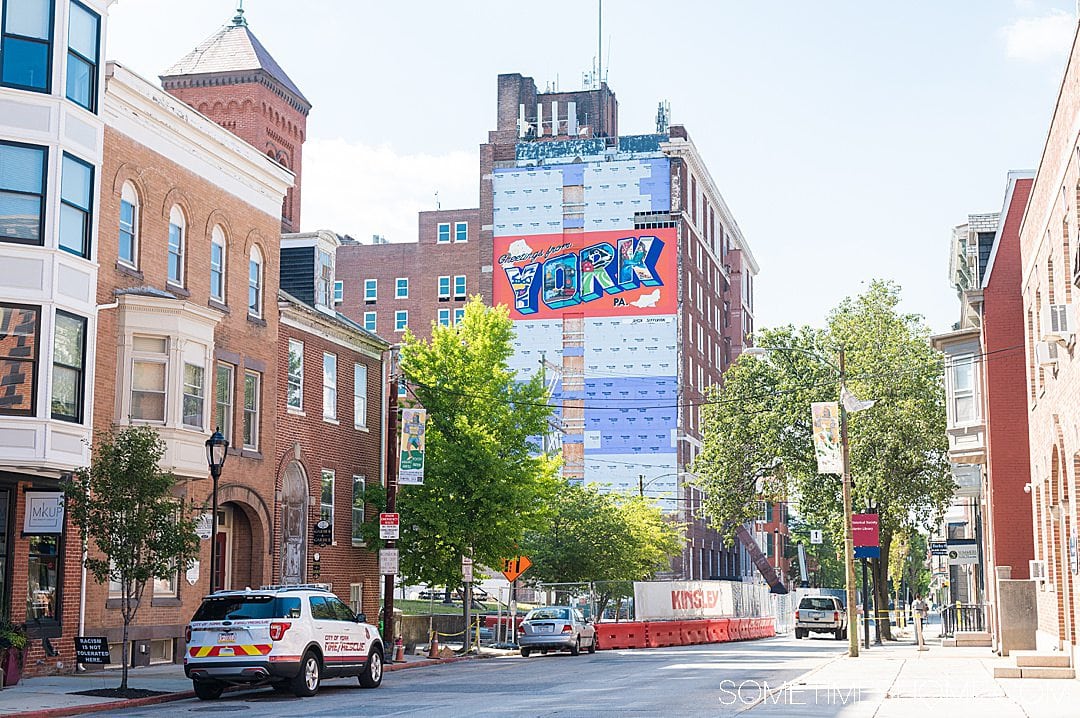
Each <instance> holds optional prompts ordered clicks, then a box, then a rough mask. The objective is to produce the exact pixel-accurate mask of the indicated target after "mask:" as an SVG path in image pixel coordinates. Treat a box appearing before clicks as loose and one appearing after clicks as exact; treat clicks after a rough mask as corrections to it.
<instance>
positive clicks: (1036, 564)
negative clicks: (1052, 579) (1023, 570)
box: [1028, 561, 1046, 582]
mask: <svg viewBox="0 0 1080 718" xmlns="http://www.w3.org/2000/svg"><path fill="white" fill-rule="evenodd" d="M1028 576H1030V577H1031V580H1032V581H1039V582H1045V581H1046V561H1028Z"/></svg>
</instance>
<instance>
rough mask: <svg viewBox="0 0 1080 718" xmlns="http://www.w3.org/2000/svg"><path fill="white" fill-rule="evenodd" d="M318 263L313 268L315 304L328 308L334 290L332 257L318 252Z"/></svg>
mask: <svg viewBox="0 0 1080 718" xmlns="http://www.w3.org/2000/svg"><path fill="white" fill-rule="evenodd" d="M318 254H319V256H318V263H317V264H316V266H315V304H317V305H321V306H324V307H329V306H331V305H330V299H331V297H332V296H333V295H332V294H331V292H333V290H334V257H333V255H331V254H330V253H329V252H323V251H322V250H319V253H318Z"/></svg>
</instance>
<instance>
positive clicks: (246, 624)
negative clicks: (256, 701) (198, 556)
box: [184, 584, 383, 700]
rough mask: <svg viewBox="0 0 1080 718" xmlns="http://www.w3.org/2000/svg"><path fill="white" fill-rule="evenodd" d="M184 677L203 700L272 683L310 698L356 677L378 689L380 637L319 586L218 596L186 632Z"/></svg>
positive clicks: (219, 593) (207, 603)
mask: <svg viewBox="0 0 1080 718" xmlns="http://www.w3.org/2000/svg"><path fill="white" fill-rule="evenodd" d="M184 673H185V674H186V675H187V677H188V678H190V679H191V682H192V685H193V686H194V688H195V694H196V695H197V696H198V697H199V698H201V699H203V700H213V699H215V698H218V697H219V696H221V692H222V691H223V690H224V689H225V686H226V685H230V684H232V685H261V684H270V685H271V686H273V687H274V690H277V691H283V692H284V691H292V693H294V694H295V695H297V696H313V695H315V693H316V692H317V691H318V690H319V684H320V682H321V681H322V679H323V678H335V677H338V676H357V677H358V678H359V679H360V685H361V686H363V687H364V688H377V687H378V686H379V685H380V684H381V683H382V675H383V644H382V639H381V638H380V637H379V632H378V630H377V629H376V628H375V626H372V625H371V624H369V623H367V622H366V619H365V617H364V614H362V613H361V614H360V615H358V616H357V615H355V614H353V612H352V611H351V610H350V609H349V607H348V606H346V605H345V604H344V603H342V601H341V599H339V598H338V597H337V596H335V595H334V594H333V593H331V592H330V591H329V590H328V589H327V588H326V587H324V586H320V585H311V584H308V585H302V586H265V587H263V588H260V589H258V590H253V589H247V590H245V591H217V592H216V593H212V594H210V595H209V596H207V597H206V598H204V599H203V602H202V605H201V606H199V609H198V610H197V611H196V612H195V615H194V616H193V617H192V619H191V623H190V624H188V627H187V651H186V652H185V654H184Z"/></svg>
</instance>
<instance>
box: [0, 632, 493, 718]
mask: <svg viewBox="0 0 1080 718" xmlns="http://www.w3.org/2000/svg"><path fill="white" fill-rule="evenodd" d="M457 648H460V646H457ZM480 651H481V652H480V655H479V656H476V655H473V656H459V657H454V658H443V659H441V660H431V659H428V658H427V657H425V656H413V655H406V656H405V662H404V663H393V664H387V665H386V671H387V672H390V671H399V670H403V669H406V668H422V667H425V666H437V665H440V664H444V663H454V662H456V661H462V660H469V659H474V658H489V657H494V656H500V655H506V654H507V653H508V652H507V651H500V650H496V649H490V648H481V649H480ZM330 680H337V679H330ZM342 680H344V679H342ZM352 680H355V679H352ZM118 685H120V672H119V671H118V670H109V671H87V672H85V673H81V674H76V675H72V674H66V675H58V676H42V677H39V678H24V679H23V680H22V681H20V682H19V685H17V686H11V687H10V688H5V689H3V690H0V716H11V715H15V716H23V718H31V717H33V718H45V717H46V716H49V717H52V716H70V715H82V714H86V713H97V712H100V711H108V710H112V709H119V708H133V707H137V706H146V705H154V704H156V703H168V702H171V701H178V700H184V699H185V698H193V697H194V695H195V694H194V693H193V692H192V690H191V681H190V680H189V679H188V678H187V677H185V676H184V667H183V666H182V665H180V664H176V663H167V664H161V665H156V666H147V667H142V668H132V669H131V670H130V671H129V673H128V686H129V687H131V688H144V689H147V690H152V691H162V692H163V694H162V695H159V696H150V697H147V698H136V699H128V700H125V699H121V698H100V697H95V696H82V695H75V694H76V693H77V692H79V691H88V690H94V689H96V688H116V687H117V686H118ZM256 690H259V689H256ZM267 690H268V689H267Z"/></svg>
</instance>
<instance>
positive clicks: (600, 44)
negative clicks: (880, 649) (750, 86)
mask: <svg viewBox="0 0 1080 718" xmlns="http://www.w3.org/2000/svg"><path fill="white" fill-rule="evenodd" d="M1077 2H1080V0H1077ZM596 11H597V18H596V85H597V87H599V86H600V84H601V83H602V82H603V81H604V0H596Z"/></svg>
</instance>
